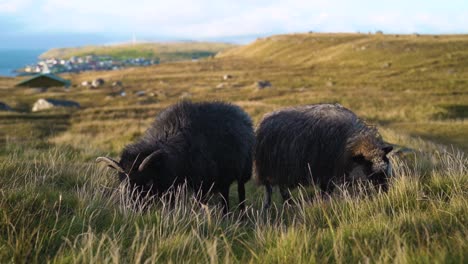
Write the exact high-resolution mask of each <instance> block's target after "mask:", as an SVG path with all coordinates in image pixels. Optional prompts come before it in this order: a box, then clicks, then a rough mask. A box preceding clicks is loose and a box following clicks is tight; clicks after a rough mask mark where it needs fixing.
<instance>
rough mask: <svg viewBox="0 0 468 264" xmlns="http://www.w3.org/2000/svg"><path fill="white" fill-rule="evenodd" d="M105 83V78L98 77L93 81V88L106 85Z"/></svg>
mask: <svg viewBox="0 0 468 264" xmlns="http://www.w3.org/2000/svg"><path fill="white" fill-rule="evenodd" d="M104 83H105V81H104V79H102V78H97V79H95V80H93V82H92V83H91V86H92V87H93V88H98V87H99V86H102V85H104Z"/></svg>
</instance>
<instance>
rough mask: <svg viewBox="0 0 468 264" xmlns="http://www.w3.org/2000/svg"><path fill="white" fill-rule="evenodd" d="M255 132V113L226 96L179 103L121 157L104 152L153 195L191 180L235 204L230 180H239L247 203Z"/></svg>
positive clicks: (199, 188) (193, 185) (241, 199)
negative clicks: (219, 99) (225, 99)
mask: <svg viewBox="0 0 468 264" xmlns="http://www.w3.org/2000/svg"><path fill="white" fill-rule="evenodd" d="M254 143H255V135H254V131H253V127H252V121H251V119H250V117H249V116H248V115H247V114H246V113H245V112H244V111H243V110H242V109H241V108H240V107H237V106H234V105H230V104H227V103H222V102H204V103H192V102H187V101H183V102H180V103H178V104H175V105H173V106H171V107H169V108H167V109H165V110H164V111H162V112H161V113H160V114H159V115H158V116H157V117H156V120H155V122H154V123H153V124H152V126H151V127H150V128H149V129H148V130H147V131H146V133H145V135H144V136H143V137H142V138H141V139H140V140H139V141H138V142H136V143H133V144H130V145H128V146H126V147H125V148H124V150H123V152H122V155H121V158H120V161H119V162H117V161H115V160H113V159H111V158H108V157H99V158H98V159H97V160H96V161H98V162H99V161H103V162H105V163H107V165H109V166H110V167H112V168H114V169H116V170H117V171H118V172H119V177H120V180H121V181H124V180H126V179H128V180H129V182H130V184H131V186H132V187H135V188H137V189H138V190H139V191H140V192H143V193H148V192H149V194H150V195H160V194H162V193H164V192H166V191H167V190H168V189H169V188H170V187H171V186H179V185H181V184H184V183H185V182H186V183H187V185H188V187H189V188H191V189H192V190H194V191H196V192H200V194H201V195H202V197H206V195H207V194H209V193H210V192H220V194H221V195H222V198H223V200H224V203H223V206H224V212H225V213H227V212H228V210H229V186H230V185H231V183H233V182H234V181H237V184H238V193H239V203H240V208H241V209H243V208H244V201H245V188H244V184H245V183H246V182H247V181H248V180H249V179H250V177H251V173H252V155H253V154H252V152H253V148H254Z"/></svg>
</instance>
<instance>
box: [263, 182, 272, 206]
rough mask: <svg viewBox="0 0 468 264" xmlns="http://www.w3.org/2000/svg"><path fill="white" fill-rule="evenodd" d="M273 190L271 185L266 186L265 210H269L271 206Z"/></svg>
mask: <svg viewBox="0 0 468 264" xmlns="http://www.w3.org/2000/svg"><path fill="white" fill-rule="evenodd" d="M272 192H273V189H272V188H271V185H270V184H269V183H266V184H265V204H264V205H263V208H264V209H268V208H270V206H271V194H272Z"/></svg>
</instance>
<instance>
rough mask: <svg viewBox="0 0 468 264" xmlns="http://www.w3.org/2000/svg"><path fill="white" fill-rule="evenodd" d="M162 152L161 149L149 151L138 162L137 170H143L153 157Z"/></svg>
mask: <svg viewBox="0 0 468 264" xmlns="http://www.w3.org/2000/svg"><path fill="white" fill-rule="evenodd" d="M162 154H163V151H162V150H160V149H159V150H156V151H154V152H153V153H151V154H150V155H149V156H148V157H146V158H145V159H144V160H143V161H142V162H141V164H140V166H138V171H143V170H144V169H145V168H146V166H148V164H149V163H150V162H151V160H152V159H154V158H155V157H157V156H160V155H162Z"/></svg>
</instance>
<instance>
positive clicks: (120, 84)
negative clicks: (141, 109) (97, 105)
mask: <svg viewBox="0 0 468 264" xmlns="http://www.w3.org/2000/svg"><path fill="white" fill-rule="evenodd" d="M112 87H122V82H121V81H115V82H113V83H112Z"/></svg>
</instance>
